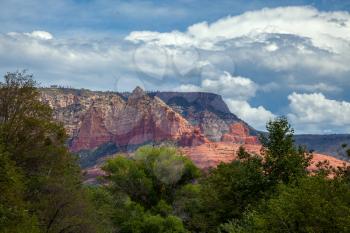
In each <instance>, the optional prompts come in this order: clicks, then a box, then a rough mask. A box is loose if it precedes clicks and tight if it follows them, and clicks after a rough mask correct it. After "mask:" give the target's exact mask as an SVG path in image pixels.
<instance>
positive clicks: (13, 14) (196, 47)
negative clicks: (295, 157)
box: [0, 0, 350, 133]
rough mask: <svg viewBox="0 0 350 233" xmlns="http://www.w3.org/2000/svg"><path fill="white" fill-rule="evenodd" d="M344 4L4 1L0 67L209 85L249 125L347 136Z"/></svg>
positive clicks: (161, 85)
mask: <svg viewBox="0 0 350 233" xmlns="http://www.w3.org/2000/svg"><path fill="white" fill-rule="evenodd" d="M349 11H350V1H344V0H342V1H341V0H319V1H305V0H294V1H291V0H284V1H275V0H274V1H269V0H267V1H243V0H242V1H240V0H237V1H232V0H231V1H226V0H223V1H206V0H203V1H199V0H180V1H167V0H164V1H112V0H100V1H97V0H61V1H39V0H26V1H22V0H2V1H1V8H0V72H1V73H2V74H4V73H5V72H7V71H14V70H17V69H28V70H29V72H31V73H33V74H34V76H35V77H36V79H37V80H38V81H39V82H40V83H41V84H42V85H45V86H47V85H51V84H59V85H65V86H72V87H77V88H80V87H84V88H90V89H95V90H115V91H124V90H131V89H133V88H134V87H135V86H136V85H139V86H142V87H144V88H145V89H148V90H179V91H208V92H215V93H218V94H221V95H222V96H223V98H224V99H225V101H226V103H227V104H228V106H229V108H230V109H231V111H232V112H233V113H235V114H237V115H238V116H239V117H241V118H242V119H243V120H245V121H247V122H248V123H250V124H251V125H253V126H254V127H256V128H258V129H262V128H264V124H265V122H266V121H267V120H268V119H271V118H273V117H275V116H278V115H286V116H288V117H289V119H290V120H291V122H292V123H293V126H294V127H295V128H296V132H297V133H350V117H347V116H349V115H350V94H349V91H348V90H349V88H350V80H349V78H350V65H349V64H350V14H349Z"/></svg>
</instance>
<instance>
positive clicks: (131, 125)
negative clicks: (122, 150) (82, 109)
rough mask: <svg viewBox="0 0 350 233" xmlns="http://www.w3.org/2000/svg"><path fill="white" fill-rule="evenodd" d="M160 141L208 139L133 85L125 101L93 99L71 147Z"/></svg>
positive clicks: (194, 142) (190, 142) (198, 141)
mask: <svg viewBox="0 0 350 233" xmlns="http://www.w3.org/2000/svg"><path fill="white" fill-rule="evenodd" d="M162 141H175V142H179V144H180V145H184V146H191V145H199V144H201V143H205V142H208V140H207V139H206V138H205V137H204V136H203V134H201V132H200V130H198V129H196V128H194V127H193V126H192V125H191V124H190V123H189V122H188V121H187V120H186V119H185V118H183V117H182V116H181V115H180V114H179V113H177V112H175V111H174V110H173V109H172V108H170V107H169V106H168V105H166V104H165V103H164V102H163V101H162V100H160V99H159V98H158V97H154V98H151V97H149V96H148V95H147V94H146V93H145V92H144V91H143V90H142V89H141V88H136V89H135V90H134V91H133V93H132V94H131V95H130V96H129V98H128V100H127V101H126V102H125V101H122V100H120V99H118V100H116V101H114V102H112V103H111V104H109V105H108V104H106V103H105V102H104V104H103V103H100V102H99V101H98V99H97V100H95V101H94V102H93V103H92V104H91V107H90V109H89V110H87V112H86V113H84V114H83V117H82V122H81V124H80V127H79V130H78V132H77V134H76V135H75V136H74V137H73V140H72V143H71V147H70V149H71V150H72V151H80V150H84V149H94V148H96V147H98V146H100V145H103V144H105V143H107V142H113V143H115V144H116V145H118V146H123V147H125V146H126V147H128V146H133V145H140V144H144V143H150V142H162Z"/></svg>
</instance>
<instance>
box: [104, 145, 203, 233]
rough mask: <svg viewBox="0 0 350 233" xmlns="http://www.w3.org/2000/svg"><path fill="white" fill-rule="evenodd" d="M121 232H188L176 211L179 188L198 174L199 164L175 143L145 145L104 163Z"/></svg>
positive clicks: (116, 224)
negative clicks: (179, 150)
mask: <svg viewBox="0 0 350 233" xmlns="http://www.w3.org/2000/svg"><path fill="white" fill-rule="evenodd" d="M103 170H104V171H105V172H106V177H105V178H106V179H107V181H108V182H109V186H108V188H107V189H108V190H109V192H110V193H111V195H112V197H113V200H114V203H115V207H116V208H115V212H114V214H113V217H112V221H113V223H114V225H115V227H116V228H117V229H119V232H123V233H128V232H140V233H143V232H145V233H146V232H155V233H157V232H179V233H180V232H187V230H186V229H185V228H184V226H183V222H182V220H181V219H180V218H179V217H176V216H175V215H174V209H173V203H174V200H175V196H176V193H177V190H180V189H181V188H182V187H184V186H186V185H188V184H189V183H191V182H193V181H194V180H195V179H196V178H198V177H199V175H200V172H199V170H198V168H197V167H196V166H195V165H194V164H193V163H192V161H191V160H189V159H188V158H187V157H185V156H183V155H181V154H180V153H179V152H178V151H177V150H176V149H175V148H173V147H166V146H160V147H152V146H144V147H141V148H139V149H138V150H137V151H136V152H135V154H134V155H133V156H132V157H131V158H130V157H124V156H118V157H116V158H113V159H110V160H108V161H107V162H106V164H105V165H104V166H103Z"/></svg>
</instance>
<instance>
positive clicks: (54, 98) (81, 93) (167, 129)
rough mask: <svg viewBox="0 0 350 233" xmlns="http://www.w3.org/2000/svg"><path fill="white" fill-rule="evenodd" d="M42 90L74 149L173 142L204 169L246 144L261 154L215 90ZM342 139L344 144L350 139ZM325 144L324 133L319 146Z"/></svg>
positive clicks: (254, 136)
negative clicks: (210, 91) (212, 91)
mask: <svg viewBox="0 0 350 233" xmlns="http://www.w3.org/2000/svg"><path fill="white" fill-rule="evenodd" d="M41 93H42V95H41V100H42V101H44V102H46V103H48V104H49V105H50V106H51V107H52V108H53V113H54V118H55V119H56V120H58V121H60V122H62V123H63V125H64V127H65V128H66V130H67V133H68V135H69V138H70V140H69V142H68V145H69V148H70V150H71V151H74V152H85V151H88V152H89V153H90V151H92V153H93V151H95V150H96V151H97V149H98V148H106V147H103V146H104V145H111V144H112V145H113V147H112V148H113V153H115V151H132V150H134V149H136V148H137V147H138V146H140V145H143V144H149V143H151V144H159V143H163V142H171V143H174V144H177V145H178V146H180V147H182V150H183V152H184V153H185V154H186V155H187V156H189V157H190V158H191V159H192V160H193V161H194V162H195V163H196V164H197V165H198V166H200V167H202V168H208V167H211V166H216V165H217V164H218V163H220V162H229V161H231V160H233V159H234V158H235V156H236V155H235V154H236V152H237V150H238V148H239V146H241V145H243V146H244V147H245V148H246V149H247V150H248V151H250V152H254V153H259V152H260V145H259V141H258V138H257V134H258V132H257V131H256V130H254V129H253V128H252V127H250V126H249V125H248V124H246V123H245V122H243V121H242V120H240V119H239V118H238V117H237V116H235V115H234V114H233V113H231V112H230V111H229V109H228V107H227V105H226V104H225V102H224V101H223V100H222V98H221V96H219V95H216V94H211V93H201V92H188V93H179V92H152V93H147V92H145V91H143V90H142V89H141V88H139V87H137V88H135V90H134V91H133V92H132V93H116V92H99V91H90V90H85V89H82V90H76V89H62V88H46V89H42V90H41ZM309 138H313V135H308V136H306V137H303V138H302V139H303V140H302V142H303V143H307V140H304V139H309ZM333 138H335V139H337V138H336V137H333ZM297 139H298V138H297ZM343 139H344V140H343ZM343 139H342V140H343V141H342V142H343V143H344V142H345V141H346V140H348V139H347V138H345V137H343ZM345 139H346V140H345ZM309 141H310V140H309ZM317 142H318V141H317ZM325 142H327V140H326V139H325V138H324V137H322V143H320V144H322V146H323V145H324V144H325ZM332 142H333V141H332ZM332 144H336V143H335V142H334V143H332ZM312 145H318V144H317V143H316V142H313V144H312ZM107 148H109V147H107ZM320 148H321V147H320ZM322 148H323V147H322ZM311 149H315V148H311ZM316 151H317V150H316ZM318 152H322V151H318ZM103 153H104V154H103ZM103 153H102V154H101V151H99V153H98V154H95V155H94V156H92V157H93V158H95V157H96V159H98V158H100V157H101V156H104V155H108V153H109V152H108V151H104V150H103ZM111 153H112V152H110V154H111ZM321 157H322V156H320V155H317V156H315V159H316V160H317V159H320V158H321ZM89 158H90V157H89ZM322 158H323V157H322ZM329 160H331V158H329ZM93 161H95V159H94V160H93ZM338 161H340V160H334V161H333V160H332V162H334V163H338Z"/></svg>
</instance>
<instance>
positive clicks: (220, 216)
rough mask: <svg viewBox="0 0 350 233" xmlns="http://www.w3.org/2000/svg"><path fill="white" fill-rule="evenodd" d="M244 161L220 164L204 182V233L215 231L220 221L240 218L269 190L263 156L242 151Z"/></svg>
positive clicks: (202, 191)
mask: <svg viewBox="0 0 350 233" xmlns="http://www.w3.org/2000/svg"><path fill="white" fill-rule="evenodd" d="M239 154H240V155H239V156H240V158H241V160H236V161H233V162H231V163H229V164H223V163H222V164H220V165H219V166H218V167H217V168H216V169H214V170H212V171H211V172H210V173H209V175H208V176H207V178H206V179H205V180H203V181H202V190H201V193H202V195H201V199H202V208H203V211H202V212H203V213H205V214H203V215H202V218H203V219H202V222H203V223H205V224H204V229H202V231H205V232H216V231H217V226H218V225H220V223H223V222H226V221H228V220H230V219H232V218H241V217H242V213H243V212H244V210H245V209H246V208H248V207H249V206H250V205H254V204H256V203H257V202H258V201H259V200H260V199H261V198H262V197H264V196H265V192H266V191H267V190H268V186H267V180H266V177H265V174H264V170H263V166H262V159H261V157H259V156H255V155H249V154H248V153H246V152H245V151H244V150H242V149H241V150H240V153H239Z"/></svg>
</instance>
